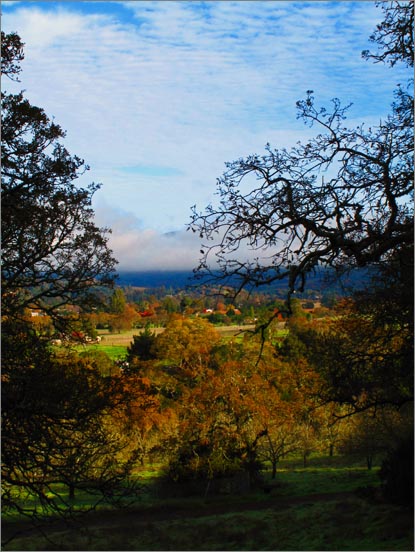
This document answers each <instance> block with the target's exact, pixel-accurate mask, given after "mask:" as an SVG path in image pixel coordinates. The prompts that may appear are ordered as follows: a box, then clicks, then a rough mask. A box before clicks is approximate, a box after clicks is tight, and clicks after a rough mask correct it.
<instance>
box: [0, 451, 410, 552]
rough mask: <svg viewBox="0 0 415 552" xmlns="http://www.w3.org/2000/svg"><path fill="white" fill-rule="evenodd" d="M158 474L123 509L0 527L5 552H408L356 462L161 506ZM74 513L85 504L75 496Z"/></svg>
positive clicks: (398, 524)
mask: <svg viewBox="0 0 415 552" xmlns="http://www.w3.org/2000/svg"><path fill="white" fill-rule="evenodd" d="M160 474H161V470H160V467H159V466H153V467H151V466H148V467H146V468H143V469H141V470H140V471H138V472H137V473H136V477H137V478H138V479H139V481H140V482H141V483H142V485H141V487H140V488H141V491H140V493H139V494H138V495H137V496H136V498H135V499H134V500H133V502H132V503H130V504H129V506H128V507H126V508H124V509H109V510H108V509H105V508H103V507H101V508H100V509H98V510H95V511H93V512H90V513H89V514H86V515H85V516H84V517H83V518H82V519H80V520H79V523H77V524H73V523H72V524H71V525H66V524H65V523H63V522H62V521H61V520H56V521H54V522H53V521H52V522H51V523H50V524H48V525H47V524H45V525H44V527H43V532H44V534H43V535H42V534H40V533H39V532H36V531H33V530H32V529H31V527H30V524H29V523H28V522H23V521H22V520H18V519H16V518H15V519H14V520H11V519H10V520H9V521H4V522H3V537H4V536H5V535H4V532H5V533H6V536H7V535H8V534H11V533H12V532H13V531H16V532H19V533H20V536H17V537H16V538H15V539H13V540H12V541H10V542H9V544H8V545H6V546H4V547H3V549H4V550H413V514H412V512H411V511H409V510H408V509H404V508H402V507H399V506H394V505H391V504H387V503H385V502H384V501H383V500H382V498H381V495H380V493H379V478H378V468H374V469H372V470H367V468H365V467H364V465H363V464H360V463H359V462H356V459H353V458H347V457H332V458H330V457H315V458H312V459H311V461H310V464H309V466H308V467H307V468H303V467H301V460H300V459H295V458H294V459H291V460H283V461H281V464H280V468H279V471H278V475H277V480H276V482H273V481H271V480H270V479H269V474H267V473H266V474H265V481H266V482H268V483H269V485H270V487H269V488H268V492H264V490H263V489H262V488H257V489H253V490H252V491H250V492H249V493H247V494H243V495H227V496H223V495H220V496H219V495H207V496H192V497H186V498H184V497H181V498H177V497H176V498H174V497H172V498H169V497H168V496H165V495H164V494H163V495H162V494H160ZM77 500H78V501H79V506H80V507H82V506H84V505H85V504H86V502H87V500H88V498H87V497H85V496H84V497H82V496H79V497H78V499H77Z"/></svg>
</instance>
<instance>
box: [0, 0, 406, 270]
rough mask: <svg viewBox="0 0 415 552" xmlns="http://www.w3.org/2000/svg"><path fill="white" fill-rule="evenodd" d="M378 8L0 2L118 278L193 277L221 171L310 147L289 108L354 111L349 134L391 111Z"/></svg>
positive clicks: (27, 76)
mask: <svg viewBox="0 0 415 552" xmlns="http://www.w3.org/2000/svg"><path fill="white" fill-rule="evenodd" d="M381 19H382V15H381V10H380V9H379V8H376V7H375V3H374V2H371V1H360V2H350V1H337V2H319V1H310V2H290V1H278V0H268V1H242V2H233V1H228V0H223V1H213V2H197V1H188V0H187V1H178V2H171V1H129V2H110V1H103V2H100V1H93V2H87V1H83V2H67V1H61V2H50V1H47V2H46V1H45V2H25V1H15V2H8V1H3V2H2V29H3V30H4V31H5V32H10V31H16V32H18V33H19V35H20V36H21V38H22V40H23V41H24V42H25V44H26V46H25V60H24V62H23V63H22V68H23V72H22V74H21V84H20V85H14V84H13V83H11V82H4V80H3V83H2V86H3V87H4V88H5V89H6V90H8V91H10V92H12V91H16V90H17V89H20V88H22V89H24V90H25V91H26V92H25V93H26V96H27V97H28V98H29V100H30V101H31V102H32V103H34V104H36V105H39V106H41V107H43V108H44V109H45V111H46V113H47V114H48V115H49V116H53V117H54V118H55V120H56V122H58V123H59V124H60V125H61V126H62V128H64V129H65V130H66V131H67V137H66V139H65V145H66V146H67V148H68V149H69V151H70V152H71V153H73V154H77V155H79V156H80V157H82V158H84V159H85V161H86V162H87V163H88V164H89V165H90V167H91V170H90V171H89V172H88V173H87V174H86V175H85V176H83V177H82V180H81V183H84V184H87V183H88V182H91V181H94V182H102V184H103V187H102V189H101V190H100V191H99V192H98V193H97V194H96V197H95V200H94V209H95V212H96V218H97V222H98V223H99V224H100V225H102V226H107V227H111V228H112V230H113V233H112V236H111V240H110V244H111V246H112V248H113V250H114V252H115V256H116V257H117V258H118V259H119V261H120V265H119V269H120V270H122V269H134V270H140V269H141V270H149V269H156V268H165V269H175V268H177V269H187V268H192V267H194V266H195V265H196V264H197V258H198V252H199V249H200V247H199V246H200V244H199V243H198V242H197V240H196V239H195V237H194V236H193V234H192V233H190V232H186V231H185V226H186V224H187V223H188V222H189V217H190V207H191V205H194V204H196V205H197V206H198V208H199V209H200V210H201V209H203V208H204V207H205V206H206V205H207V203H209V202H210V201H215V197H216V196H215V195H214V192H215V186H216V178H217V177H219V176H221V174H222V173H223V171H224V169H225V166H224V163H225V162H226V161H232V160H235V159H237V158H240V157H243V156H246V155H249V154H253V153H262V152H263V151H264V146H265V144H266V143H267V142H270V143H271V145H272V146H274V147H287V148H289V147H290V146H291V145H294V144H295V143H296V142H297V141H298V140H306V139H307V136H310V134H311V133H312V132H314V130H313V129H311V130H310V129H308V128H307V127H305V126H304V125H303V123H302V122H301V121H298V120H297V119H296V110H295V103H296V101H297V100H298V99H302V98H304V97H305V93H306V90H308V89H312V90H314V93H315V94H314V95H315V97H316V99H317V103H318V104H319V105H327V104H328V103H329V101H330V99H331V98H333V97H338V98H340V99H341V100H343V101H344V103H349V102H353V106H352V108H351V109H350V114H349V117H350V121H349V124H354V123H361V122H363V121H365V122H367V124H376V123H377V122H378V121H379V119H380V118H382V117H384V116H385V115H386V114H387V113H388V110H389V104H390V103H391V101H392V92H393V89H394V88H395V86H396V84H397V83H398V82H400V81H402V80H404V79H405V76H404V74H403V72H401V70H400V69H394V70H391V69H388V68H386V67H385V66H383V65H381V64H373V63H371V62H367V61H364V60H363V59H362V58H361V51H362V50H364V49H367V48H370V47H372V48H373V46H370V44H369V43H368V37H369V35H370V34H371V32H372V31H373V29H374V27H375V25H376V23H377V22H379V21H380V20H381Z"/></svg>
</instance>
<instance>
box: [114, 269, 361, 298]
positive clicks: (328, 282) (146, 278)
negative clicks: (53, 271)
mask: <svg viewBox="0 0 415 552" xmlns="http://www.w3.org/2000/svg"><path fill="white" fill-rule="evenodd" d="M369 281H370V274H369V272H368V270H365V269H358V270H354V271H353V272H351V273H350V274H348V275H346V276H343V277H342V279H341V281H338V280H336V278H335V273H334V271H333V270H328V269H320V270H319V271H317V272H316V273H315V274H311V275H309V276H308V278H307V284H306V289H309V290H314V291H333V292H336V293H340V294H343V293H344V294H347V293H348V292H350V288H353V289H357V288H362V287H364V286H365V285H368V284H369ZM197 283H198V282H197V281H196V280H195V279H194V275H193V273H192V272H191V271H167V270H166V271H163V270H160V271H145V272H140V271H136V272H133V271H129V272H123V271H121V272H119V277H118V280H117V285H119V286H123V287H126V286H132V287H143V288H161V287H165V288H172V289H174V290H178V289H184V288H186V287H187V286H191V285H195V284H197ZM287 287H288V284H287V281H286V280H282V281H276V282H274V283H273V284H271V285H269V286H261V287H259V288H258V289H257V291H258V292H264V293H272V292H275V291H287Z"/></svg>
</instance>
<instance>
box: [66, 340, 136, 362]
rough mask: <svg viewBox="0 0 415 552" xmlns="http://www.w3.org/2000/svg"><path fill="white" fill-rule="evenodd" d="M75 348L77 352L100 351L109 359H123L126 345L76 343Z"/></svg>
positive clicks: (125, 353)
mask: <svg viewBox="0 0 415 552" xmlns="http://www.w3.org/2000/svg"><path fill="white" fill-rule="evenodd" d="M75 350H76V351H77V352H78V353H84V352H88V351H102V352H104V353H106V354H107V355H108V356H109V357H110V359H111V360H123V359H124V358H125V357H126V355H127V346H124V345H105V344H101V343H99V344H94V345H77V346H76V347H75Z"/></svg>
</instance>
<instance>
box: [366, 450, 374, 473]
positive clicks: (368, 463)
mask: <svg viewBox="0 0 415 552" xmlns="http://www.w3.org/2000/svg"><path fill="white" fill-rule="evenodd" d="M366 462H367V469H368V470H371V469H372V464H373V457H372V455H371V454H368V455H367V456H366Z"/></svg>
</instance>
